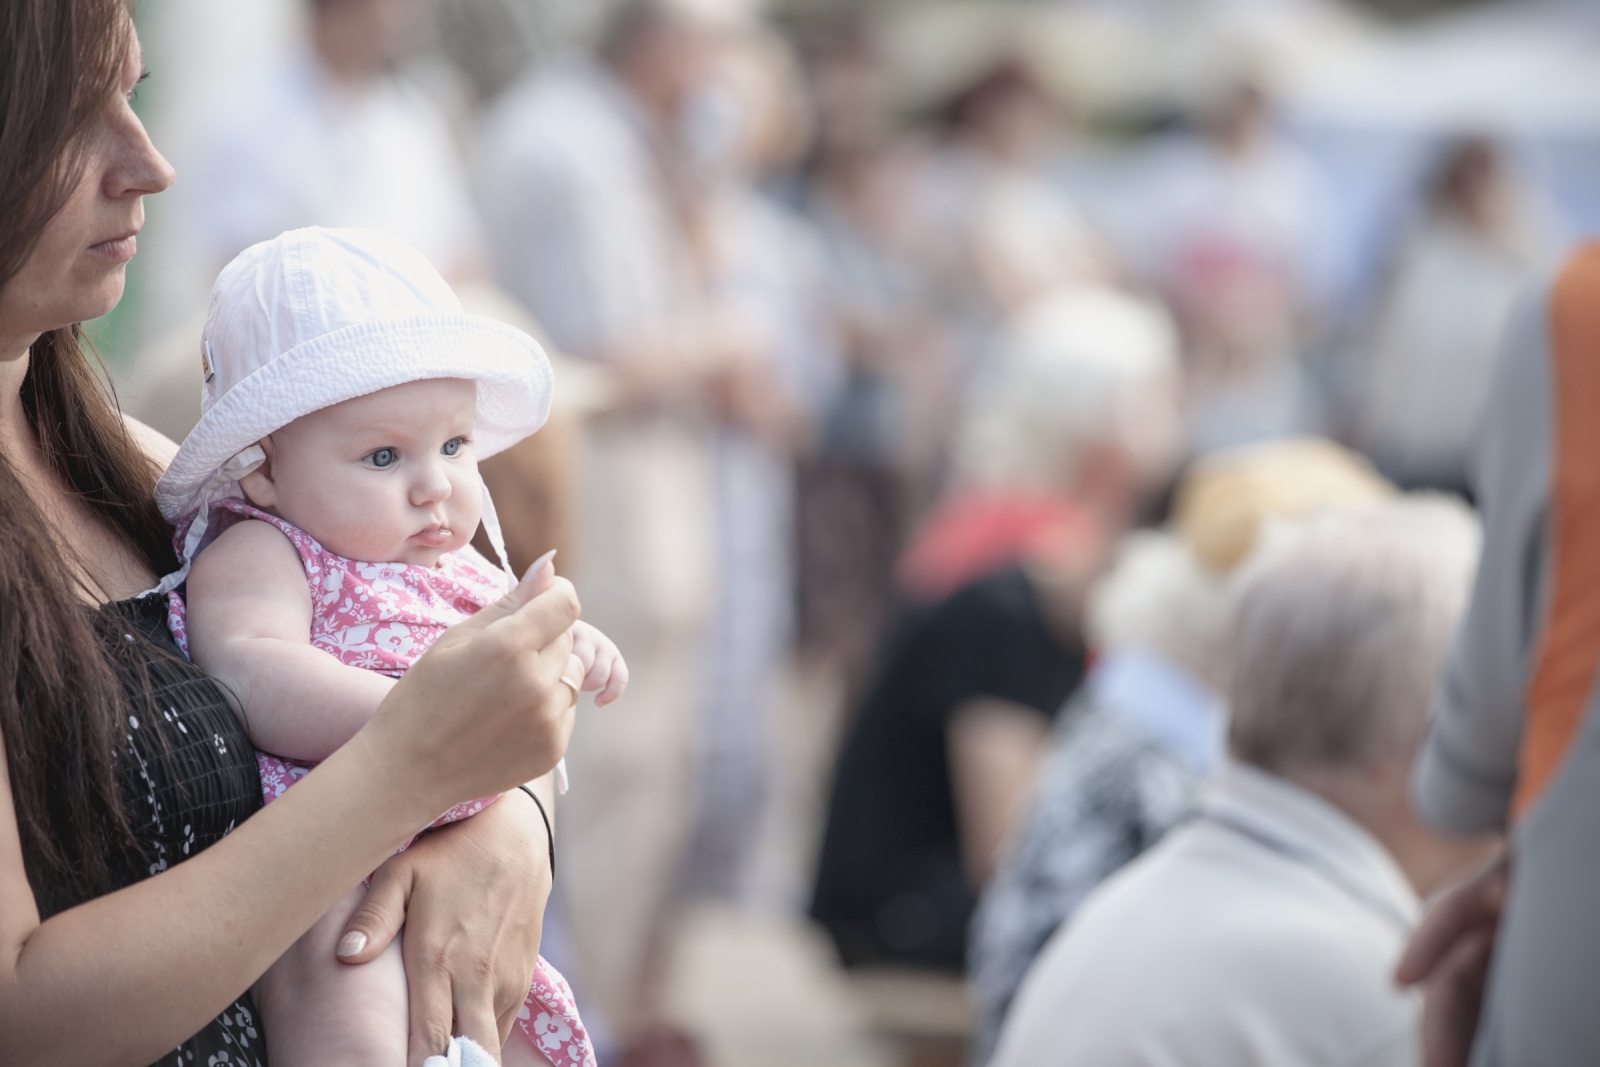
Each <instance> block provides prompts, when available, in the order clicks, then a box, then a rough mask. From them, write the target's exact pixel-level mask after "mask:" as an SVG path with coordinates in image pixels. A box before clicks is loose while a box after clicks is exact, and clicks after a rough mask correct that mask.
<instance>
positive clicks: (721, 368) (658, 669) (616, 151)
mask: <svg viewBox="0 0 1600 1067" xmlns="http://www.w3.org/2000/svg"><path fill="white" fill-rule="evenodd" d="M715 43H716V35H715V34H714V33H713V32H712V29H711V27H710V26H709V25H708V24H707V23H706V22H705V21H704V20H703V19H702V18H701V17H700V16H699V15H697V14H695V13H693V12H691V11H688V10H686V9H685V6H684V5H681V4H677V3H673V2H671V0H629V2H627V3H624V4H621V5H620V6H619V7H617V8H616V9H615V10H613V11H612V13H611V14H610V16H609V19H608V21H607V23H606V26H605V27H604V29H603V32H602V33H601V35H600V40H599V44H598V48H597V52H596V59H595V61H588V60H583V59H577V58H574V59H573V60H571V61H569V62H564V63H558V64H554V65H551V66H549V67H546V68H543V69H536V70H534V71H532V72H531V73H530V74H529V75H528V76H526V77H525V78H524V79H523V80H522V81H521V82H519V83H518V84H516V85H514V86H512V87H511V88H510V89H509V90H507V92H506V93H505V95H504V96H502V97H501V98H500V100H498V101H497V102H496V103H495V104H494V105H492V106H491V107H490V109H489V110H488V112H487V113H486V114H485V116H484V119H483V124H482V127H481V129H480V131H479V136H478V139H477V148H476V155H475V158H474V164H473V176H474V179H475V183H476V188H477V192H478V199H479V204H480V205H481V207H482V210H483V214H484V219H485V222H486V223H487V232H488V236H489V244H490V252H491V255H492V258H493V264H494V272H495V278H496V280H497V281H498V282H499V283H500V284H501V285H503V286H504V287H505V288H506V289H507V290H508V291H509V292H510V293H511V295H513V296H514V297H516V298H517V299H519V300H520V301H522V302H523V304H524V305H525V306H526V307H527V308H528V309H529V310H530V311H532V312H533V314H534V316H535V317H536V318H537V319H538V321H539V323H540V325H541V326H543V327H544V329H545V331H546V332H547V333H548V334H549V336H550V338H551V340H552V341H553V342H554V344H555V347H557V348H558V349H560V350H561V351H563V352H565V353H567V354H569V355H571V356H573V357H574V360H575V362H581V363H583V364H585V365H586V367H585V369H587V370H588V371H589V374H590V376H591V377H592V378H593V379H594V380H596V381H598V382H600V383H602V384H603V386H604V388H603V389H602V390H601V391H602V392H603V393H604V394H605V395H604V398H603V401H602V402H601V403H600V404H598V405H597V407H598V409H599V410H597V411H596V413H595V414H594V416H593V417H592V418H590V419H589V420H588V421H587V423H586V424H585V426H584V439H583V445H584V448H583V453H584V460H583V467H582V470H581V473H580V474H579V475H578V478H577V483H578V493H577V500H576V501H575V510H576V517H575V530H576V536H575V538H574V540H575V542H576V547H577V553H576V555H577V557H578V558H577V559H575V560H572V561H569V563H568V564H567V566H568V567H570V568H571V573H573V574H575V575H582V576H583V578H584V580H587V581H591V582H592V583H593V584H592V585H590V586H586V587H585V589H584V612H585V617H586V618H588V619H589V620H591V621H594V620H597V619H606V620H609V622H610V624H611V625H612V626H613V627H614V628H615V631H616V632H615V634H614V635H613V637H614V639H615V640H617V641H618V642H619V643H620V645H621V646H623V647H626V648H627V649H628V654H629V663H630V666H632V667H635V668H636V670H635V673H634V674H633V680H634V683H635V688H634V689H633V690H631V691H630V693H629V699H628V700H627V701H625V702H621V703H619V704H617V705H616V706H615V707H612V708H608V709H607V710H606V712H605V715H604V718H603V719H602V718H599V717H596V718H594V719H589V720H586V721H585V724H584V725H580V726H579V727H578V728H577V730H576V732H575V733H574V735H573V738H572V747H571V749H570V750H569V756H570V765H571V767H572V780H573V783H574V786H573V790H572V792H571V793H570V794H568V797H567V801H566V804H565V807H564V808H563V814H562V819H563V824H564V825H565V827H566V830H565V831H564V833H563V841H564V842H565V843H566V844H565V848H566V851H565V852H563V854H562V864H561V868H562V871H561V881H560V887H559V888H560V892H561V894H562V902H563V904H564V906H565V910H566V915H567V918H568V919H569V921H570V925H571V932H572V941H573V949H574V952H575V956H576V959H575V962H576V964H577V966H576V967H575V970H576V971H577V972H578V974H579V975H580V976H581V977H580V978H579V981H580V982H581V983H582V986H583V988H584V990H585V994H584V995H585V996H586V997H587V998H588V1002H590V1003H594V1004H595V1005H597V1007H598V1008H599V1010H600V1011H601V1012H602V1013H603V1014H604V1016H605V1018H606V1020H607V1021H608V1022H609V1023H610V1025H611V1027H612V1028H614V1030H615V1032H616V1035H617V1040H618V1042H619V1044H620V1045H621V1046H622V1047H623V1049H624V1051H623V1053H622V1055H621V1056H619V1058H620V1059H622V1060H623V1061H624V1062H627V1061H628V1059H629V1057H630V1056H636V1057H639V1060H640V1061H645V1060H646V1059H647V1058H648V1057H647V1052H646V1050H648V1049H650V1048H660V1049H665V1048H667V1047H668V1046H671V1047H672V1048H676V1049H677V1050H678V1051H677V1052H672V1053H671V1054H673V1055H677V1054H679V1053H682V1054H683V1055H689V1053H687V1052H686V1051H684V1050H683V1042H682V1041H681V1040H680V1038H681V1035H678V1034H675V1033H668V1032H667V1031H668V1030H670V1027H667V1026H666V1025H665V1024H664V1023H663V1021H662V1020H663V1008H662V1000H663V996H664V993H663V990H662V986H661V983H662V981H663V980H664V975H665V974H666V973H667V971H668V969H669V968H668V967H667V963H666V953H667V951H668V948H669V945H670V943H671V940H672V938H671V929H670V924H671V920H672V916H673V913H674V911H675V906H676V903H677V901H678V898H679V894H680V887H681V885H682V883H683V877H684V868H685V866H686V860H685V854H686V849H687V847H688V834H689V829H690V826H691V820H692V815H693V812H692V804H693V785H692V782H691V773H692V766H693V757H694V742H695V730H696V725H697V723H696V720H697V716H698V714H699V712H700V710H701V708H702V707H703V706H704V698H705V685H706V678H705V671H704V660H703V656H704V654H705V648H706V640H707V626H708V623H709V621H710V620H711V618H712V617H713V613H714V612H715V610H716V608H717V598H718V594H719V591H720V580H721V577H722V576H721V575H720V574H719V573H717V572H716V567H717V550H718V539H717V530H716V525H715V519H716V509H715V504H716V495H715V494H716V492H717V489H716V485H715V480H714V479H715V474H716V470H715V467H714V462H713V461H714V452H713V447H714V439H715V427H716V424H717V423H716V420H717V412H716V405H715V399H716V397H715V386H716V383H717V382H718V381H719V379H721V378H722V377H723V376H724V375H725V372H726V371H727V370H728V369H729V368H730V367H731V366H732V365H734V364H736V363H737V362H738V361H740V360H743V359H745V358H746V357H747V356H748V355H749V352H748V341H747V339H746V336H745V332H744V331H742V330H740V329H739V328H738V327H737V324H736V323H735V322H734V321H733V318H734V317H733V316H730V315H728V314H725V313H724V312H725V310H726V304H725V303H719V301H718V300H717V294H716V293H715V292H714V287H713V284H712V282H713V278H712V275H713V270H714V267H715V263H714V261H713V259H712V257H711V256H710V255H709V252H708V248H709V243H710V240H711V238H712V235H711V233H710V232H709V229H708V225H707V220H706V204H707V188H706V184H705V176H704V175H703V174H700V173H698V172H697V171H696V169H695V164H696V161H695V160H694V159H693V158H692V151H691V147H692V146H691V145H690V143H689V140H688V138H687V126H688V125H689V119H690V117H691V108H692V107H693V106H694V105H695V103H696V101H698V100H701V99H703V93H704V92H705V90H706V87H707V85H708V83H709V79H710V77H711V74H712V60H713V58H714V55H715V47H714V46H715ZM564 569H565V568H564ZM659 1054H661V1055H667V1054H668V1052H666V1051H660V1052H659ZM674 1062H676V1061H674Z"/></svg>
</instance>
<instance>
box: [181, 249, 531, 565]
mask: <svg viewBox="0 0 1600 1067" xmlns="http://www.w3.org/2000/svg"><path fill="white" fill-rule="evenodd" d="M200 350H201V371H202V373H203V374H204V377H205V382H204V385H203V386H202V388H201V395H200V412H201V414H200V421H199V422H198V423H197V424H196V425H195V428H194V429H193V430H192V431H190V433H189V436H188V437H186V438H185V439H184V442H183V446H182V447H181V448H179V449H178V454H177V456H176V457H174V458H173V460H172V464H171V466H169V467H168V468H167V470H166V473H165V474H163V475H162V476H161V480H160V481H158V482H157V483H156V504H157V505H158V506H159V507H160V508H161V513H162V514H163V515H165V516H166V517H167V518H168V519H169V520H171V521H173V522H179V523H181V522H183V521H185V520H190V519H191V517H192V522H191V525H190V526H189V529H188V531H187V532H186V533H185V535H184V541H183V544H182V546H181V550H180V552H179V563H180V564H181V569H180V570H178V571H177V572H176V573H174V574H170V575H168V576H167V577H165V578H164V579H162V581H161V584H160V585H159V586H157V587H156V591H158V592H163V593H165V592H167V591H169V590H172V589H175V588H176V587H177V586H178V585H179V584H180V583H181V582H182V581H183V579H184V578H185V577H186V576H187V574H188V571H189V564H190V562H191V561H192V560H193V558H194V554H195V553H196V552H197V551H198V550H199V549H200V548H201V546H202V545H203V544H204V543H205V531H206V527H207V525H208V519H209V512H210V510H211V506H212V505H213V504H215V503H216V502H217V501H219V500H224V499H227V498H229V497H242V496H243V495H244V494H243V493H242V492H241V491H240V489H239V479H240V478H242V477H244V476H245V475H246V474H248V473H250V472H251V471H253V470H255V468H256V467H258V466H259V465H260V464H261V462H262V460H263V459H264V458H265V454H264V453H263V452H262V451H261V449H260V447H259V446H258V445H257V443H256V442H258V441H260V440H261V439H262V438H263V437H266V436H267V435H268V434H271V433H272V432H274V431H275V430H278V429H281V428H282V427H284V426H287V425H288V424H289V423H291V422H293V421H294V420H295V419H298V418H299V417H301V416H302V415H309V414H310V413H311V412H313V411H317V410H320V409H322V408H325V407H328V406H330V405H332V404H337V403H340V402H342V401H345V400H350V399H352V398H354V397H358V396H365V395H367V394H368V393H375V392H377V391H378V390H380V389H387V388H389V387H391V386H395V385H403V384H405V383H406V382H414V381H421V380H424V379H429V378H466V379H470V380H472V381H475V382H476V383H477V386H478V406H477V426H476V429H475V430H474V433H473V437H474V442H475V445H476V452H477V455H478V458H479V459H485V458H487V457H489V456H492V455H494V454H495V453H497V452H500V451H503V450H504V449H506V448H509V447H510V446H511V445H514V444H516V443H517V442H518V441H520V440H522V439H523V438H524V437H527V436H528V435H529V434H532V433H533V432H534V431H536V430H538V429H539V427H541V426H543V425H544V422H545V419H546V418H547V417H548V416H549V414H550V398H551V391H552V388H553V384H554V383H553V378H552V375H551V370H550V362H549V360H548V359H546V358H545V354H544V350H543V349H542V348H540V347H539V343H538V342H537V341H535V340H534V339H533V338H532V337H529V336H528V335H527V334H526V333H524V332H522V331H521V330H518V329H516V328H515V327H512V326H508V325H506V324H505V323H502V322H497V321H495V320H494V319H489V318H484V317H483V316H480V315H468V314H466V313H464V312H463V311H462V310H461V302H460V301H459V300H458V299H457V298H456V295H455V293H454V292H453V291H452V290H451V288H450V286H449V285H448V284H446V283H445V280H444V279H443V278H441V277H440V276H439V272H438V271H436V270H434V269H433V267H432V265H430V264H429V263H428V261H427V260H426V259H425V258H423V256H422V254H421V253H420V252H418V251H417V250H416V249H414V248H412V247H411V246H410V245H408V244H406V243H405V242H404V241H401V240H399V239H398V238H395V237H391V236H389V235H388V234H384V233H379V232H377V231H374V230H332V229H323V228H321V227H317V226H312V227H308V228H306V229H303V230H290V231H289V232H287V233H284V234H282V235H280V236H278V237H276V238H274V239H272V240H270V241H263V242H262V243H260V244H257V245H252V246H251V247H249V248H247V249H245V250H244V251H243V252H241V253H239V255H238V256H237V257H236V258H235V259H234V260H233V262H232V263H229V264H228V265H227V267H225V268H224V269H223V271H222V273H221V275H219V276H218V278H217V282H216V285H214V286H213V287H212V289H211V307H210V309H209V310H208V311H207V313H206V323H205V328H204V330H203V331H202V333H201V340H200ZM483 502H484V508H483V523H484V528H485V530H486V531H487V533H488V534H489V539H490V541H491V542H492V543H493V545H494V547H495V550H496V552H498V553H499V555H500V557H501V564H502V565H505V549H504V539H503V538H502V537H501V534H500V524H499V521H498V519H497V518H496V517H495V513H494V505H493V502H492V501H491V500H490V499H489V494H488V491H487V490H485V491H484V501H483ZM508 570H509V568H508Z"/></svg>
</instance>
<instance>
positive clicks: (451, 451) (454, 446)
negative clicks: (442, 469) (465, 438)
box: [439, 437, 461, 456]
mask: <svg viewBox="0 0 1600 1067" xmlns="http://www.w3.org/2000/svg"><path fill="white" fill-rule="evenodd" d="M439 451H440V452H443V453H444V454H445V455H447V456H453V455H455V454H456V453H457V452H460V451H461V438H459V437H452V438H450V440H448V441H446V442H445V443H444V447H443V448H441V449H439Z"/></svg>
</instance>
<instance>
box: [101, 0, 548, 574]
mask: <svg viewBox="0 0 1600 1067" xmlns="http://www.w3.org/2000/svg"><path fill="white" fill-rule="evenodd" d="M298 2H304V3H305V5H306V10H307V15H308V19H307V30H308V33H307V38H306V40H305V41H304V42H303V43H302V44H301V45H299V46H298V47H295V48H293V49H292V50H291V51H290V52H289V53H288V54H287V55H286V56H284V57H283V58H282V59H280V60H279V61H278V62H276V63H275V64H274V65H272V66H271V67H270V68H269V69H268V70H267V72H266V73H265V74H263V75H262V76H260V77H257V78H255V79H253V80H251V81H249V82H248V83H246V84H245V85H244V86H243V87H241V88H240V89H238V90H236V91H234V92H232V93H231V94H229V95H226V96H224V97H223V98H222V99H221V100H219V101H218V102H216V103H215V104H214V105H212V106H210V107H209V108H208V110H209V112H210V113H209V115H207V117H206V118H205V120H204V122H203V124H202V126H201V128H200V130H199V134H198V141H197V143H196V144H195V145H194V150H193V153H194V155H193V158H194V164H193V166H192V167H190V168H188V169H187V170H186V172H185V175H184V180H183V182H181V183H180V184H179V185H178V188H177V190H176V191H175V192H174V194H173V195H174V196H175V197H176V200H175V201H174V206H175V208H176V209H177V211H176V214H175V223H176V226H177V227H178V228H180V229H182V230H183V231H184V232H185V233H187V234H188V235H189V243H190V244H191V245H192V246H193V247H195V248H197V249H198V250H199V253H200V256H201V258H202V259H203V260H204V261H205V262H206V265H207V269H208V272H207V273H206V275H205V286H206V289H205V290H201V291H197V292H195V293H194V294H193V306H192V311H190V312H189V313H188V314H186V315H184V316H183V317H182V318H181V321H178V322H177V323H176V324H174V325H173V326H172V327H171V328H170V329H168V330H165V331H162V332H160V333H158V334H157V335H156V336H154V337H152V338H151V339H150V340H149V341H148V342H147V343H146V344H144V345H143V346H142V348H141V350H140V351H139V352H138V354H137V356H136V357H135V359H134V360H133V363H132V366H131V367H129V368H126V369H125V370H124V371H123V373H122V374H121V377H122V379H123V380H122V381H121V382H119V392H120V393H121V394H122V396H123V397H124V399H125V402H126V403H127V404H128V407H129V410H130V412H132V413H133V414H136V415H137V416H138V417H139V418H141V419H143V420H144V421H146V422H148V423H149V424H150V425H152V426H154V427H155V428H157V429H159V430H161V431H162V432H163V433H166V434H169V435H170V436H172V437H173V438H175V439H178V440H182V439H183V437H184V436H185V435H186V434H187V433H188V432H189V430H190V429H192V428H193V427H194V424H195V423H196V422H197V421H198V420H199V418H200V388H199V381H198V379H196V378H195V375H194V359H195V356H194V353H195V347H194V346H195V338H196V337H198V336H199V335H200V326H201V320H202V319H203V317H204V311H205V297H204V293H205V292H207V291H209V288H210V283H211V279H212V277H213V276H214V275H213V274H212V273H209V272H214V271H217V270H221V269H222V266H223V265H224V264H225V263H227V262H228V261H229V260H231V259H232V258H233V257H234V256H235V255H237V254H238V253H239V252H241V251H243V250H244V249H245V248H247V247H249V246H250V245H253V244H255V243H256V242H258V241H265V240H269V239H271V238H273V237H276V236H278V234H280V233H282V232H284V231H285V230H291V229H298V228H300V227H303V226H336V227H355V228H360V229H375V230H382V231H384V232H386V233H390V234H393V235H395V236H397V237H399V238H401V239H402V240H404V241H406V242H407V243H408V244H410V245H412V246H413V247H415V248H417V249H418V250H420V251H421V252H422V253H423V254H424V255H425V256H427V257H428V260H429V261H430V262H431V263H432V264H433V265H434V266H435V267H436V268H437V269H438V270H439V272H440V273H441V274H443V275H444V276H445V278H446V279H447V280H448V281H450V282H451V284H452V285H455V286H457V287H458V288H459V287H460V286H461V283H463V282H467V281H473V280H480V281H481V279H482V278H483V276H484V274H485V271H486V263H485V257H484V250H483V244H482V234H481V231H480V228H479V224H478V219H477V215H476V213H475V212H474V210H473V206H472V200H471V194H470V191H469V189H468V186H467V182H466V176H465V173H464V171H463V168H462V166H461V160H460V153H459V152H458V150H457V148H456V144H455V141H454V140H453V138H452V134H451V131H450V128H449V124H448V123H447V122H446V120H445V117H444V115H443V114H442V113H441V112H440V110H439V109H438V108H437V107H436V106H435V104H434V102H433V101H432V100H431V99H430V98H429V97H428V95H427V94H426V93H425V92H423V90H422V89H421V88H419V87H418V86H417V85H415V84H413V83H412V82H411V81H410V80H409V79H407V78H405V77H404V76H402V75H401V74H400V73H399V72H398V68H399V67H400V65H401V64H402V63H403V62H404V61H405V60H406V59H408V58H409V57H411V56H412V55H413V54H414V53H415V52H416V51H417V50H418V48H419V46H420V45H421V43H422V38H423V36H424V30H425V28H426V26H427V24H428V18H429V14H430V11H431V9H430V8H429V6H428V4H427V2H426V0H298ZM463 295H464V296H466V298H467V299H468V302H469V303H471V302H472V301H471V294H470V293H467V292H466V291H465V290H463ZM552 441H554V438H553V437H552V438H551V440H550V441H541V442H538V443H537V444H535V443H534V442H533V441H531V440H530V441H529V442H527V443H526V445H525V447H524V449H523V450H526V449H544V448H548V447H550V444H551V442H552ZM497 462H498V463H499V464H501V465H504V464H505V463H508V462H511V458H510V457H509V456H508V457H507V458H506V459H503V460H499V461H497ZM541 551H542V550H541Z"/></svg>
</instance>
